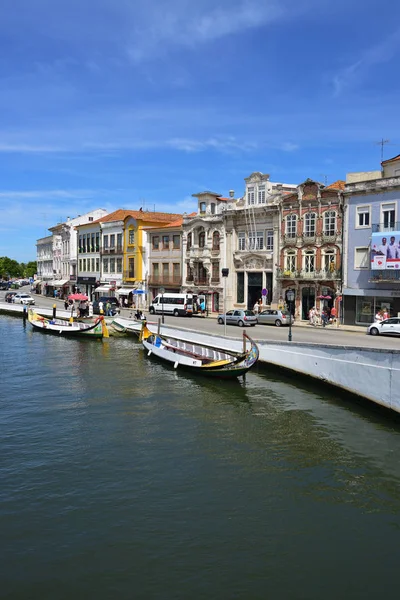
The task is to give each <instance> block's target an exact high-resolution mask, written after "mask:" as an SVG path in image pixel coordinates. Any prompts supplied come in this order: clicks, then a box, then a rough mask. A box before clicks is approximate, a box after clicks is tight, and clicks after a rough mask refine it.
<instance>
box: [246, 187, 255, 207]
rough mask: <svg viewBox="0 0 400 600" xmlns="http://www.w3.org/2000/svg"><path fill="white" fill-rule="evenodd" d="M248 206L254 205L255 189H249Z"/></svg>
mask: <svg viewBox="0 0 400 600" xmlns="http://www.w3.org/2000/svg"><path fill="white" fill-rule="evenodd" d="M247 204H254V187H249V188H248V189H247Z"/></svg>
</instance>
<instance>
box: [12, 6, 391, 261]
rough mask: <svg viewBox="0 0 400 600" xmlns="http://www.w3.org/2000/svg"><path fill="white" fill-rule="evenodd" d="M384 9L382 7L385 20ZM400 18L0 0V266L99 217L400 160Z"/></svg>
mask: <svg viewBox="0 0 400 600" xmlns="http://www.w3.org/2000/svg"><path fill="white" fill-rule="evenodd" d="M382 6H383V5H382ZM399 17H400V6H399V4H398V3H395V2H392V3H387V4H386V5H384V10H383V9H382V7H381V6H380V5H378V4H377V3H376V1H375V2H372V1H371V0H363V1H361V0H354V1H353V2H352V3H350V2H348V1H346V2H345V1H344V0H335V2H332V1H327V0H302V1H301V2H300V1H299V0H279V1H278V0H263V1H261V0H220V1H218V0H197V1H196V2H193V1H189V0H168V1H167V0H164V1H161V0H147V1H146V2H139V1H136V0H96V1H95V0H69V1H68V2H65V1H64V0H57V1H54V0H35V1H34V2H32V0H3V2H2V15H1V19H0V121H1V123H0V132H1V136H0V233H1V238H0V239H1V241H0V256H10V257H11V258H14V259H16V260H18V261H28V260H34V259H35V257H36V247H35V241H36V239H37V238H39V237H43V236H45V235H47V234H48V231H47V228H48V227H50V226H52V225H55V224H56V223H57V222H60V221H63V220H65V219H66V217H67V216H70V217H75V216H77V215H78V214H83V213H85V212H87V211H89V210H92V209H94V208H105V209H107V210H109V211H112V210H115V209H116V208H133V209H138V208H139V207H140V206H143V207H145V208H149V209H151V210H153V209H154V208H155V209H156V210H162V211H171V212H172V211H173V212H184V211H186V212H190V211H191V210H193V208H194V205H195V203H194V202H193V198H192V197H191V195H192V194H193V193H196V192H199V191H202V190H204V189H211V190H214V191H216V192H218V193H221V194H224V195H226V194H227V192H228V190H229V189H234V190H235V192H236V194H237V195H239V194H242V193H243V188H244V181H243V179H244V177H246V176H248V175H249V174H250V173H251V172H253V171H262V172H264V173H270V175H271V180H273V181H284V182H288V183H300V182H302V181H304V179H306V178H307V177H312V178H314V179H317V180H320V181H322V182H324V181H325V178H326V179H327V181H328V182H332V181H335V180H336V179H339V178H345V174H346V172H348V171H357V170H369V169H376V168H379V162H380V147H379V146H378V145H376V144H375V142H377V141H378V140H380V139H381V138H384V139H389V140H390V144H387V145H386V146H385V158H388V157H390V156H394V155H396V154H398V153H399V152H400V132H399V87H400V83H399V77H398V73H399V68H398V65H399V53H400V25H399V23H400V18H399Z"/></svg>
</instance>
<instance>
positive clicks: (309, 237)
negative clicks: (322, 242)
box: [301, 232, 317, 244]
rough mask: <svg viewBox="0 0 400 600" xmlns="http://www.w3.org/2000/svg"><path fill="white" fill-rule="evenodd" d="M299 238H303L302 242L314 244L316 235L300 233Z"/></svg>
mask: <svg viewBox="0 0 400 600" xmlns="http://www.w3.org/2000/svg"><path fill="white" fill-rule="evenodd" d="M301 239H302V240H303V244H315V242H316V239H317V236H316V234H315V233H311V232H310V233H302V234H301Z"/></svg>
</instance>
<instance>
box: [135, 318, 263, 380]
mask: <svg viewBox="0 0 400 600" xmlns="http://www.w3.org/2000/svg"><path fill="white" fill-rule="evenodd" d="M139 339H140V341H141V342H142V345H143V347H144V349H145V350H147V354H148V356H151V355H154V356H156V357H158V358H160V359H161V360H164V361H166V362H167V363H170V364H172V365H173V366H174V368H175V369H177V368H178V367H179V368H185V369H189V370H191V371H192V372H196V373H201V374H203V375H207V376H209V377H220V378H223V379H231V378H235V377H240V376H241V375H245V374H246V373H247V371H248V370H249V369H251V367H253V366H254V365H255V363H256V362H257V360H258V357H259V350H258V346H257V344H256V343H255V342H254V341H253V340H252V339H251V338H250V337H249V336H248V335H247V334H246V333H243V340H244V342H243V348H244V350H243V352H241V353H235V352H228V351H226V350H217V349H216V348H211V347H209V346H205V345H204V344H200V343H197V342H187V341H184V340H178V339H176V338H173V337H170V336H164V335H159V334H157V333H152V332H151V331H150V330H149V329H148V327H147V324H146V322H145V321H144V322H143V324H142V329H141V332H140V336H139ZM248 345H249V347H247V346H248Z"/></svg>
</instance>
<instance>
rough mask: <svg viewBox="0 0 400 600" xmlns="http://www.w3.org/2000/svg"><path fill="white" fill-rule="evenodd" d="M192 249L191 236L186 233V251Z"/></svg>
mask: <svg viewBox="0 0 400 600" xmlns="http://www.w3.org/2000/svg"><path fill="white" fill-rule="evenodd" d="M191 247H192V234H191V233H188V236H187V249H188V250H189V249H190V248H191Z"/></svg>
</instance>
